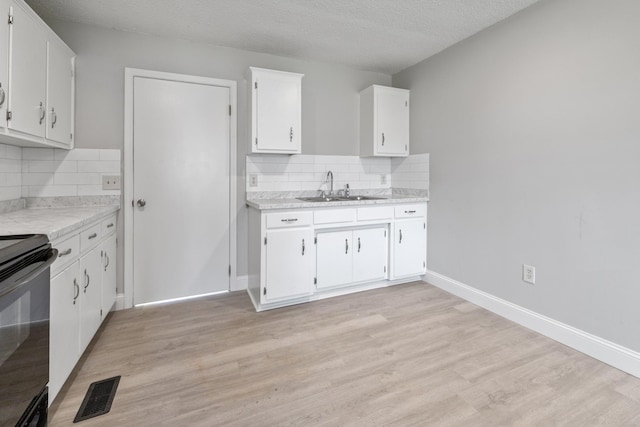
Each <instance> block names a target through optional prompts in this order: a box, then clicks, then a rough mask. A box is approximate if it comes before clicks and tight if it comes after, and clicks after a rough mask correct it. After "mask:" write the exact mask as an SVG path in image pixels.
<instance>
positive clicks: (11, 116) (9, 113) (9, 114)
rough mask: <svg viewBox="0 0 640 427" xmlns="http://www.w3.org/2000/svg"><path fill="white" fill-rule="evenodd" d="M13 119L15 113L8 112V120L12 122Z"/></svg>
mask: <svg viewBox="0 0 640 427" xmlns="http://www.w3.org/2000/svg"><path fill="white" fill-rule="evenodd" d="M12 118H13V113H12V112H11V111H7V120H11V119H12Z"/></svg>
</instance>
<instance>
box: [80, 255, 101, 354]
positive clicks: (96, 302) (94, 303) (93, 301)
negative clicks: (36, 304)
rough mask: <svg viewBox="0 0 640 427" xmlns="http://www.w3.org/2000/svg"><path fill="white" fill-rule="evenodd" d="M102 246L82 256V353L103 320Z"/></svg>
mask: <svg viewBox="0 0 640 427" xmlns="http://www.w3.org/2000/svg"><path fill="white" fill-rule="evenodd" d="M100 261H101V258H100V247H96V248H94V249H92V250H91V251H90V252H89V253H88V254H86V255H85V256H83V257H82V258H80V288H81V289H80V353H82V352H84V350H85V349H86V348H87V345H89V342H91V338H93V336H94V335H95V333H96V331H97V330H98V328H99V327H100V323H101V321H102V319H101V316H100V310H101V308H102V284H101V281H102V263H101V262H100Z"/></svg>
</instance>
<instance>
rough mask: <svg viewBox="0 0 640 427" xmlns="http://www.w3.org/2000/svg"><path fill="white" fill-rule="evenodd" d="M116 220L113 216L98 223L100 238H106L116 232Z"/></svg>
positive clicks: (115, 216)
mask: <svg viewBox="0 0 640 427" xmlns="http://www.w3.org/2000/svg"><path fill="white" fill-rule="evenodd" d="M116 218H117V215H115V214H114V215H111V216H110V217H109V218H107V219H105V220H103V221H102V222H101V223H100V224H101V233H102V237H106V236H108V235H109V234H111V233H113V232H114V231H116Z"/></svg>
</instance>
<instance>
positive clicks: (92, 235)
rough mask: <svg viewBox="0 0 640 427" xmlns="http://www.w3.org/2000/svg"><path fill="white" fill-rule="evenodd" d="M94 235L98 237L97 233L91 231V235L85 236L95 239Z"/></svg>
mask: <svg viewBox="0 0 640 427" xmlns="http://www.w3.org/2000/svg"><path fill="white" fill-rule="evenodd" d="M96 237H98V233H93V234H91V235H89V237H87V238H88V239H89V240H91V239H95V238H96Z"/></svg>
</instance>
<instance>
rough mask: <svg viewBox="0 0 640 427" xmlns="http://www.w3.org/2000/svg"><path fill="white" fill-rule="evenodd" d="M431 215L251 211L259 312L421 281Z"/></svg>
mask: <svg viewBox="0 0 640 427" xmlns="http://www.w3.org/2000/svg"><path fill="white" fill-rule="evenodd" d="M426 215H427V206H426V203H415V204H389V205H385V206H362V207H345V206H336V207H333V208H329V207H327V208H316V209H298V210H285V209H281V210H274V211H260V210H257V209H252V210H250V211H249V241H250V243H249V284H248V289H247V290H248V292H249V295H250V296H251V300H252V301H253V303H254V305H255V307H256V309H257V310H258V311H260V310H265V309H271V308H277V307H282V306H285V305H291V304H297V303H300V302H306V301H313V300H316V299H321V298H326V297H328V296H336V295H340V294H346V293H350V292H355V291H357V290H363V289H373V288H375V287H381V286H387V285H390V284H400V283H404V282H409V281H411V280H415V279H416V278H417V277H418V276H421V275H423V274H425V272H426V250H427V248H426V245H427V241H426ZM400 236H402V237H400ZM391 239H395V240H394V241H393V244H392V243H391Z"/></svg>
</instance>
